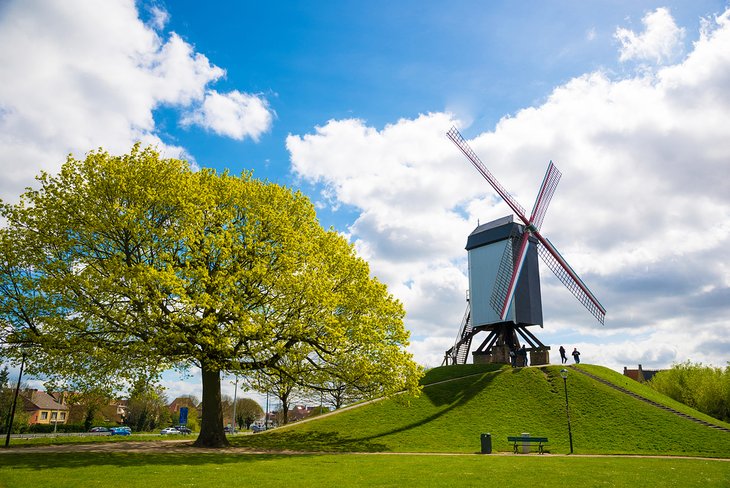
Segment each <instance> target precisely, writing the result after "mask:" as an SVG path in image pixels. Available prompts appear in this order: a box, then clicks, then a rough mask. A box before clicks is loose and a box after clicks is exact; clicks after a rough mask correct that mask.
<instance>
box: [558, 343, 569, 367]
mask: <svg viewBox="0 0 730 488" xmlns="http://www.w3.org/2000/svg"><path fill="white" fill-rule="evenodd" d="M559 351H560V363H561V364H565V363H567V362H568V356H566V355H565V348H564V347H563V346H560V349H559Z"/></svg>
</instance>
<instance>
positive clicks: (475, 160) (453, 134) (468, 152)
mask: <svg viewBox="0 0 730 488" xmlns="http://www.w3.org/2000/svg"><path fill="white" fill-rule="evenodd" d="M446 135H447V136H449V139H451V140H452V141H453V143H454V144H456V145H457V146H458V148H459V149H461V152H462V153H464V156H466V157H467V158H468V159H469V161H471V164H472V165H474V167H475V168H476V169H477V171H479V172H480V173H481V174H482V176H483V177H484V178H485V179H486V180H487V181H488V182H489V184H490V185H492V188H494V190H495V191H496V192H497V193H498V194H499V196H501V197H502V199H503V200H504V201H505V202H506V203H507V205H509V207H510V208H511V209H512V211H513V212H514V213H516V214H517V216H518V217H519V218H520V219H521V220H522V221H523V222H524V223H525V225H528V224H529V221H528V220H527V217H526V216H525V209H524V208H522V205H520V204H519V203H517V201H516V200H515V199H514V198H512V195H510V194H509V193H507V190H505V189H504V187H503V186H502V185H501V184H500V183H499V181H497V179H496V178H495V177H494V175H493V174H492V173H490V172H489V170H488V169H487V167H486V166H484V163H482V161H481V160H480V159H479V156H477V155H476V153H475V152H474V151H473V150H472V148H471V147H469V144H467V142H466V140H465V139H464V138H463V137H462V135H461V134H460V133H459V131H458V130H456V127H452V128H451V129H450V130H449V131H448V132H447V133H446Z"/></svg>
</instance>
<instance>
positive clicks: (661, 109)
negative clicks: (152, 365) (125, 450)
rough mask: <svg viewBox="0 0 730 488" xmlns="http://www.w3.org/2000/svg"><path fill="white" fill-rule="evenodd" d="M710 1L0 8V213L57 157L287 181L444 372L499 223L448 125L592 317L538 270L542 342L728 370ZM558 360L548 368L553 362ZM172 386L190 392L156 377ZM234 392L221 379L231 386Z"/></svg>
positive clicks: (721, 33)
mask: <svg viewBox="0 0 730 488" xmlns="http://www.w3.org/2000/svg"><path fill="white" fill-rule="evenodd" d="M728 7H729V4H728V2H727V1H698V0H693V1H663V2H662V1H592V2H578V1H552V2H537V1H527V2H508V1H501V2H499V1H493V2H477V1H456V2H448V3H444V2H423V1H399V2H387V1H370V2H349V1H345V2H343V1H338V2H245V1H244V2H224V1H208V2H204V3H201V2H193V1H176V2H137V3H134V2H130V1H126V0H113V1H109V2H104V3H103V4H101V2H90V1H89V2H84V1H55V2H54V1H51V2H48V1H43V2H41V1H15V0H10V1H6V2H2V3H0V66H3V68H2V78H3V82H2V83H0V168H2V170H3V178H2V179H0V197H1V198H3V199H4V200H9V201H14V200H15V199H17V196H18V195H19V194H20V192H21V191H22V189H23V188H24V187H25V186H27V185H30V184H32V183H33V180H32V178H33V176H34V175H35V174H37V173H38V172H39V171H40V170H42V169H44V170H47V171H56V170H58V168H59V167H60V165H61V164H62V162H63V160H64V158H65V155H66V154H68V153H69V152H71V153H73V154H75V155H76V156H78V157H82V156H83V154H84V153H85V152H87V151H89V150H90V149H94V148H97V147H100V146H101V147H104V148H105V149H108V150H110V151H112V152H116V153H123V152H126V151H128V150H129V148H130V147H131V145H132V144H133V143H134V141H136V140H142V141H143V142H144V143H148V144H155V145H157V146H158V147H159V148H160V150H161V151H162V152H163V153H164V154H166V155H168V156H174V157H183V158H187V159H189V160H190V161H192V162H194V163H195V164H196V165H198V166H199V167H213V168H216V169H219V170H223V169H230V170H231V171H232V172H234V173H238V172H240V171H243V170H250V169H252V170H254V174H255V175H256V176H258V177H260V178H266V179H268V180H270V181H274V182H277V183H281V184H284V185H287V186H291V187H294V188H298V189H301V190H302V191H304V192H305V193H306V194H307V195H309V196H310V198H311V199H312V200H313V201H314V202H315V204H316V205H317V207H318V215H319V217H320V220H321V222H322V223H323V225H325V226H330V225H332V226H334V227H335V228H336V229H338V230H339V231H341V232H342V233H343V234H345V235H346V236H347V237H348V238H349V239H350V240H351V242H353V243H354V244H355V245H356V247H357V249H358V252H359V253H360V254H361V255H362V256H363V257H364V258H366V259H368V261H369V262H370V263H371V269H372V271H373V274H374V275H376V276H378V278H380V279H381V280H383V281H384V282H385V283H387V284H388V286H389V289H390V290H391V292H392V293H394V294H395V295H396V296H397V297H398V298H399V299H401V300H402V301H403V303H404V305H405V307H406V310H407V313H408V316H407V318H406V326H407V327H408V328H409V330H410V331H411V333H412V344H411V348H410V349H411V351H412V352H413V353H414V355H415V357H416V359H417V360H418V361H419V362H420V363H421V364H424V365H426V366H436V365H438V364H440V361H441V359H442V356H443V352H444V350H445V349H447V348H448V347H450V345H451V344H452V343H453V341H454V338H455V335H456V333H457V332H458V326H459V321H460V319H461V316H462V314H463V310H464V306H465V303H464V293H465V289H466V287H467V280H466V254H465V251H464V244H465V242H466V236H467V235H468V233H469V232H471V230H473V228H474V227H475V226H476V224H477V221H478V220H479V221H481V222H485V221H487V220H491V219H495V218H498V217H501V216H503V215H507V214H508V213H509V209H508V208H507V206H506V205H504V204H502V203H500V202H499V201H498V200H497V199H495V198H494V194H493V192H492V191H491V189H490V188H489V187H488V185H487V183H486V182H484V181H482V180H481V179H480V178H479V177H478V175H477V174H476V172H475V171H474V170H473V169H472V168H471V167H470V166H469V165H468V163H467V162H466V161H465V160H464V159H463V157H462V156H461V155H460V154H459V153H458V151H457V150H456V148H455V147H453V145H452V144H451V142H450V141H448V139H447V138H446V136H445V132H446V131H447V130H448V129H449V127H450V126H451V125H452V124H453V125H457V126H459V127H460V129H461V131H462V133H463V134H464V136H465V137H466V138H467V139H469V141H470V143H471V144H472V146H473V147H474V149H475V150H476V151H477V152H478V153H479V154H480V156H481V157H482V160H483V161H484V162H485V163H486V164H487V166H488V167H489V168H490V170H492V172H493V173H495V175H496V176H497V178H498V179H499V180H500V181H501V182H502V183H503V184H504V185H505V186H506V187H507V188H508V189H509V190H510V191H512V192H513V193H514V195H515V197H516V198H517V200H518V201H520V202H521V203H522V205H523V206H525V207H527V208H529V207H530V206H531V204H532V201H533V199H534V195H535V192H536V190H537V187H538V185H539V183H540V181H541V179H542V175H543V172H544V170H545V167H546V165H547V162H548V161H549V160H554V161H555V162H556V164H557V165H558V167H559V168H560V169H561V170H562V172H563V179H562V181H561V183H560V185H559V186H558V189H557V192H556V194H555V197H554V198H553V203H552V204H551V207H550V209H549V211H548V214H547V217H546V220H545V224H544V226H543V230H544V233H545V234H546V235H547V236H548V237H549V238H550V239H551V241H552V242H554V243H555V244H556V245H557V247H558V248H559V249H560V250H561V252H562V253H563V255H564V256H565V257H566V259H567V260H568V261H569V262H570V263H571V265H573V267H574V268H575V269H576V271H578V273H579V274H580V275H581V277H582V278H583V279H584V280H585V281H586V283H587V284H588V285H589V286H590V287H591V288H592V290H593V291H594V292H595V294H596V295H597V296H598V298H599V299H600V300H601V301H602V303H603V304H604V306H605V307H606V308H607V309H608V314H607V318H606V325H605V326H600V325H598V324H597V323H595V321H594V320H593V319H592V317H591V316H590V315H589V314H588V313H587V312H586V311H585V310H584V309H583V308H582V307H581V305H580V304H578V303H577V302H576V301H575V299H574V298H573V297H572V296H571V295H570V293H568V292H567V291H566V290H565V289H563V288H562V285H560V284H559V283H557V282H556V281H555V280H554V279H553V278H552V276H550V272H549V271H548V270H543V271H542V273H543V301H544V314H545V328H544V329H542V330H540V331H539V332H538V336H539V337H540V338H541V339H542V340H543V342H546V343H548V344H551V345H553V346H554V350H556V349H557V346H558V345H560V344H563V345H565V346H566V348H567V347H578V348H579V349H580V350H581V351H582V352H583V359H584V360H585V361H587V362H590V363H598V364H604V365H606V366H609V367H611V368H614V369H617V370H620V369H621V368H622V367H623V366H630V367H635V365H636V364H637V363H641V364H642V365H643V366H644V367H645V368H652V367H656V368H661V367H667V366H669V365H670V364H671V363H672V362H677V361H684V360H686V359H691V360H693V361H701V362H704V363H709V364H714V365H717V366H724V365H725V364H726V362H727V361H728V358H729V356H730V354H728V353H730V341H728V339H727V337H726V336H727V334H726V331H727V330H728V316H729V315H730V263H729V262H728V251H727V249H728V245H730V226H728V224H727V222H729V221H730V197H728V195H730V188H729V183H728V180H727V176H726V175H727V170H728V166H729V165H730V163H728V162H729V161H730V146H729V145H728V141H730V54H728V53H730V19H729V17H730V14H728V10H727V9H728ZM555 354H557V353H556V352H555ZM168 380H169V381H168V382H169V385H168V386H169V388H170V395H171V396H175V395H176V394H178V393H199V385H198V381H197V380H196V379H195V377H194V378H193V379H192V380H185V381H179V380H177V379H176V378H172V377H170V378H168ZM227 388H228V387H227ZM228 389H230V388H228Z"/></svg>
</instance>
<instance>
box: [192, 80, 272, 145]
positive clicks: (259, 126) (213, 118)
mask: <svg viewBox="0 0 730 488" xmlns="http://www.w3.org/2000/svg"><path fill="white" fill-rule="evenodd" d="M272 118H273V115H272V112H271V111H270V109H269V104H268V102H267V101H266V100H265V99H263V98H261V97H259V96H256V95H249V94H247V93H241V92H239V91H237V90H234V91H232V92H229V93H223V94H221V93H218V92H217V91H215V90H210V91H208V92H207V93H206V94H205V100H203V103H202V104H201V106H200V107H199V108H198V109H196V110H195V111H193V112H191V113H189V114H187V115H186V116H185V117H184V118H183V120H182V123H183V125H186V126H189V125H199V126H200V127H203V128H205V129H207V130H211V131H213V132H215V133H216V134H219V135H223V136H228V137H231V138H233V139H237V140H241V139H243V138H244V137H250V138H251V139H253V140H255V141H257V140H258V139H259V137H260V136H261V134H263V133H264V132H266V131H268V130H269V129H270V128H271V123H272Z"/></svg>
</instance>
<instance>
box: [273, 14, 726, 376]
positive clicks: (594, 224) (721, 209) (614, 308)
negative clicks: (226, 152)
mask: <svg viewBox="0 0 730 488" xmlns="http://www.w3.org/2000/svg"><path fill="white" fill-rule="evenodd" d="M668 15H669V14H668V12H667V11H665V10H663V9H659V10H657V11H656V12H655V13H653V14H651V15H649V16H647V17H646V18H645V19H644V21H645V24H646V25H647V30H646V33H644V34H642V35H638V36H637V35H634V37H631V36H627V37H626V39H627V43H626V44H625V45H624V51H625V52H626V53H627V54H626V56H628V57H629V58H631V59H648V58H651V57H654V58H656V57H657V56H658V57H659V58H661V59H668V56H669V54H671V53H674V52H676V49H677V46H678V44H677V43H678V42H679V40H680V39H681V36H682V35H683V32H684V30H682V29H679V28H677V27H676V25H675V24H674V21H673V20H672V19H671V17H669V18H668V20H667V18H665V16H668ZM671 26H674V27H673V28H670V27H671ZM703 29H704V30H703V34H702V36H701V38H700V39H699V40H698V41H697V42H696V43H695V44H694V46H693V49H692V51H691V52H689V54H688V55H687V57H686V58H685V59H684V60H683V61H682V62H681V63H677V64H674V65H671V66H666V67H661V68H656V70H655V71H652V70H644V71H643V72H642V73H641V74H639V75H636V76H634V77H631V78H626V79H613V78H611V77H610V76H609V75H607V74H606V73H603V72H600V71H599V72H592V73H587V74H585V75H583V76H579V77H576V78H574V79H572V80H570V81H569V82H567V83H565V84H564V85H561V86H558V87H556V88H555V89H554V90H553V92H552V94H551V95H550V96H549V97H548V99H547V100H546V101H545V102H544V103H542V104H541V105H538V106H534V107H529V108H526V109H524V110H521V111H520V112H518V113H517V114H515V115H514V116H511V117H505V118H504V119H502V120H501V121H500V122H499V123H498V124H497V126H496V127H495V129H494V130H493V131H490V132H485V133H482V134H479V135H477V136H476V137H474V138H473V139H472V140H471V141H470V144H471V146H472V147H473V148H474V150H475V151H476V152H477V153H478V154H479V155H480V157H481V159H482V160H483V161H484V162H485V163H486V165H487V166H488V168H489V169H490V170H491V171H492V172H493V173H494V174H495V176H496V177H497V179H498V180H500V182H501V183H502V184H503V185H504V186H505V187H506V188H507V189H508V190H510V191H512V192H514V193H513V194H514V196H515V198H516V199H517V200H518V201H519V202H521V203H522V205H523V206H525V207H527V208H530V207H531V205H532V201H533V200H534V198H535V193H536V191H537V188H538V186H539V184H540V182H541V179H542V174H543V172H544V170H545V167H546V165H547V162H548V160H549V159H551V158H552V159H554V160H555V162H556V164H557V165H558V167H559V168H560V169H561V171H562V172H563V179H562V180H561V183H560V185H559V187H558V189H557V192H556V194H555V197H554V198H553V201H552V204H551V207H550V209H549V211H548V213H547V217H546V219H545V224H544V225H543V231H544V232H545V234H546V235H548V237H550V239H551V240H552V241H553V243H555V244H556V246H557V247H558V248H559V249H560V250H561V252H562V253H563V255H564V256H565V257H566V258H567V260H568V261H569V262H570V263H571V264H572V265H573V267H574V268H575V269H576V270H577V271H578V273H579V274H580V275H581V276H582V278H583V279H584V280H585V281H586V282H587V284H588V285H589V286H590V287H591V288H592V289H593V291H594V292H595V293H596V295H597V296H598V298H599V299H600V300H601V301H602V302H603V304H604V305H605V306H606V308H607V309H608V316H607V321H606V326H605V327H601V326H599V325H597V324H596V323H595V321H594V320H593V318H592V317H591V316H590V315H589V314H588V312H587V311H585V310H584V309H583V308H582V307H581V305H579V304H578V303H577V302H576V301H575V299H574V298H573V297H572V296H571V295H570V293H568V292H567V290H565V289H564V287H563V286H562V285H561V284H560V283H559V282H557V280H556V279H555V278H554V277H552V275H551V274H550V273H549V271H547V270H542V273H543V276H542V284H543V305H544V312H545V329H544V330H538V331H537V334H538V336H544V337H546V340H548V341H555V342H554V343H555V344H559V342H563V341H564V342H566V344H565V345H566V346H568V345H571V346H572V345H578V346H579V347H580V348H583V349H585V351H583V352H584V354H587V355H588V356H593V357H600V358H601V360H600V361H595V362H600V363H602V364H607V365H610V366H612V367H616V368H618V367H619V366H620V365H622V364H623V363H626V365H630V364H633V363H635V362H639V360H640V361H643V362H642V364H644V365H645V366H647V367H649V366H651V367H664V366H668V364H669V363H671V362H672V361H682V360H684V359H685V358H691V359H693V360H699V361H703V362H705V363H712V364H716V365H724V362H725V360H726V358H727V354H728V352H730V343H723V342H722V340H724V339H721V338H718V336H719V335H721V334H720V331H722V330H725V329H726V328H727V323H726V320H727V319H726V318H727V317H728V316H730V286H728V281H729V279H728V276H730V268H729V267H728V266H729V265H728V263H727V262H726V261H727V259H725V256H726V255H727V249H728V248H729V247H730V224H728V222H730V180H728V178H725V177H724V175H725V174H726V173H727V171H728V168H729V167H728V161H730V88H728V87H730V50H728V49H727V46H729V45H730V11H728V12H725V13H724V14H723V15H721V16H719V17H717V18H716V19H714V21H713V22H711V23H710V22H706V23H705V26H704V28H703ZM453 123H456V124H457V125H458V121H457V120H454V118H453V116H451V115H449V114H445V113H431V114H427V115H421V116H420V117H418V118H416V119H413V120H407V119H403V120H399V121H397V122H396V123H393V124H390V125H387V126H386V127H384V128H382V129H377V128H374V127H369V126H367V125H366V124H365V123H364V122H363V121H360V120H331V121H329V122H327V123H326V124H325V125H324V126H322V127H317V128H316V129H315V131H314V132H313V133H311V134H306V135H292V136H290V137H289V138H288V139H287V148H288V149H289V151H290V153H291V163H292V170H293V172H294V173H295V174H296V175H298V176H299V177H300V178H303V179H305V180H307V181H310V182H316V183H318V184H320V185H321V186H322V187H323V191H324V193H326V194H327V195H328V198H329V199H330V200H331V203H332V206H333V207H336V206H337V205H338V204H341V203H344V204H347V205H349V206H351V207H355V208H357V209H359V211H360V214H359V217H358V218H357V219H356V220H355V222H354V223H353V224H352V226H351V227H350V229H349V233H350V238H351V239H352V240H353V242H355V243H356V246H357V249H358V251H359V252H360V253H361V255H363V256H364V257H365V258H367V259H368V260H369V261H370V263H371V267H372V270H373V273H374V274H375V275H377V276H378V277H379V278H381V279H382V280H383V281H384V282H386V283H387V284H388V285H389V287H390V289H391V291H392V292H393V293H394V294H395V295H396V296H397V297H399V298H400V299H401V300H402V301H403V302H404V304H405V306H406V309H407V312H408V315H407V318H406V324H407V326H408V328H409V329H410V330H411V332H412V334H413V341H412V346H411V351H412V352H414V354H416V357H417V359H418V360H419V361H421V362H422V363H424V364H429V365H433V364H434V361H435V358H441V357H443V351H444V350H445V348H446V347H449V346H450V345H451V344H452V343H453V339H452V340H446V339H445V338H449V337H453V336H455V334H456V333H457V331H458V327H459V323H460V320H461V317H462V314H463V310H464V305H465V302H464V298H463V297H464V289H465V288H466V286H467V284H466V269H465V263H464V260H465V254H466V253H465V251H464V244H465V241H466V237H467V235H468V233H469V232H470V231H471V230H472V229H473V228H474V227H475V226H476V223H477V219H481V221H482V222H484V221H487V220H492V219H494V218H498V217H501V216H503V215H505V214H508V213H509V210H508V207H507V206H506V205H505V204H504V203H502V202H500V201H499V200H498V199H497V198H496V197H495V196H494V193H493V191H492V190H491V188H490V187H489V186H488V184H487V183H486V182H485V181H483V180H482V179H481V177H480V176H479V175H478V174H477V173H476V171H475V170H474V169H473V168H471V166H470V165H469V164H468V162H467V161H466V160H465V158H463V156H462V155H461V154H460V153H459V152H458V150H457V149H456V148H455V147H453V146H452V144H451V142H450V141H448V139H447V138H446V136H445V132H446V131H447V130H448V129H449V127H450V126H451V124H453ZM548 343H549V342H548ZM568 343H570V344H568ZM444 346H446V347H444ZM556 347H557V346H556ZM599 355H600V356H599ZM632 358H634V359H632ZM439 362H440V361H439Z"/></svg>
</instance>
